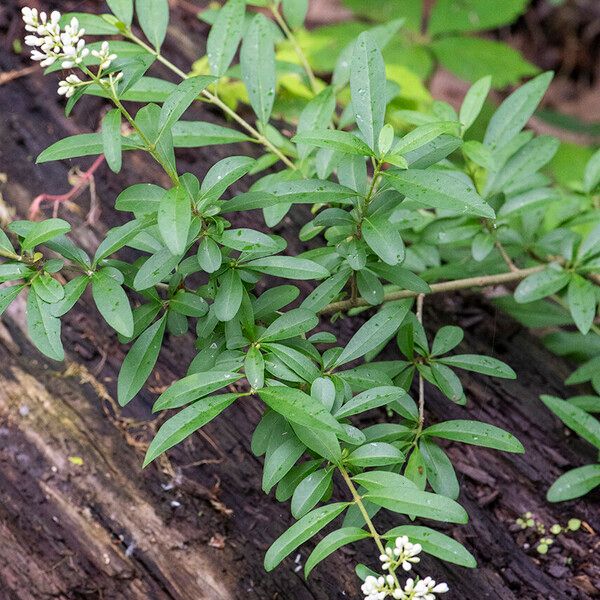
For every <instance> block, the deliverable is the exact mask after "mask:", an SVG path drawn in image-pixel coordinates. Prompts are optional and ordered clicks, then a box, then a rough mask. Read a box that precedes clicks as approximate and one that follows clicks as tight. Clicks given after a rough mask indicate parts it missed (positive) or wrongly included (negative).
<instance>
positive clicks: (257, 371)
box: [244, 346, 265, 390]
mask: <svg viewBox="0 0 600 600" xmlns="http://www.w3.org/2000/svg"><path fill="white" fill-rule="evenodd" d="M244 373H245V375H246V379H247V380H248V383H249V384H250V387H251V388H252V389H253V390H259V389H260V388H261V387H263V386H264V384H265V361H264V359H263V356H262V353H261V351H260V350H259V349H258V348H257V347H256V346H251V347H250V348H249V349H248V352H246V358H245V360H244Z"/></svg>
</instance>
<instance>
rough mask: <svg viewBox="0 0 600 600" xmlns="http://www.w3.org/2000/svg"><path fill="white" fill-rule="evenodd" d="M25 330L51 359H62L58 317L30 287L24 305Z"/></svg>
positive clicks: (40, 349) (38, 347) (62, 352)
mask: <svg viewBox="0 0 600 600" xmlns="http://www.w3.org/2000/svg"><path fill="white" fill-rule="evenodd" d="M25 314H26V317H27V332H28V333H29V337H30V338H31V341H32V342H33V343H34V344H35V346H36V348H37V349H38V350H39V351H40V352H41V353H42V354H45V355H46V356H47V357H49V358H52V359H53V360H64V358H65V352H64V350H63V346H62V342H61V340H60V319H57V318H56V317H55V316H54V315H53V314H52V313H51V306H50V304H47V303H46V302H44V301H43V300H42V299H41V298H40V297H39V296H38V295H37V294H36V293H35V291H34V290H32V289H30V290H29V293H28V295H27V304H26V307H25Z"/></svg>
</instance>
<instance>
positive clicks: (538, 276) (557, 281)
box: [514, 265, 571, 303]
mask: <svg viewBox="0 0 600 600" xmlns="http://www.w3.org/2000/svg"><path fill="white" fill-rule="evenodd" d="M570 280H571V275H570V274H569V273H568V271H564V270H563V269H561V268H560V267H556V268H553V266H552V265H551V266H548V267H546V268H545V269H544V270H543V271H538V272H537V273H533V274H532V275H529V276H528V277H526V278H525V279H523V281H521V283H519V285H518V286H517V289H516V290H515V294H514V296H515V300H516V301H517V302H519V303H523V302H533V301H534V300H540V299H542V298H545V297H546V296H551V295H552V294H555V293H556V292H558V291H560V290H562V288H564V287H565V286H566V285H567V284H568V283H569V281H570Z"/></svg>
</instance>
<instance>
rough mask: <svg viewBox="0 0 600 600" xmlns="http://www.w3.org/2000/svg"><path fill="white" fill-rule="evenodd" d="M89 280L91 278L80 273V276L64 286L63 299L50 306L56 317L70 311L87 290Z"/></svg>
mask: <svg viewBox="0 0 600 600" xmlns="http://www.w3.org/2000/svg"><path fill="white" fill-rule="evenodd" d="M89 281H90V279H89V277H88V276H87V275H80V276H79V277H75V279H71V281H69V282H68V283H67V284H66V285H65V286H64V297H63V299H62V300H61V301H60V302H57V303H56V304H53V305H52V307H51V308H50V312H51V313H52V314H53V315H54V316H55V317H62V316H63V315H64V314H66V313H68V312H69V311H70V310H71V308H73V306H75V303H76V302H77V300H79V298H80V297H81V295H82V294H83V292H84V291H85V290H86V288H87V285H88V283H89Z"/></svg>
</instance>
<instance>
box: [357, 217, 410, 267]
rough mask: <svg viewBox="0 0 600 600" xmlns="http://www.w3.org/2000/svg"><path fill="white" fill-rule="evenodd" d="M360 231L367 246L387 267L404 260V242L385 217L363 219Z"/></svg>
mask: <svg viewBox="0 0 600 600" xmlns="http://www.w3.org/2000/svg"><path fill="white" fill-rule="evenodd" d="M361 231H362V235H363V238H364V240H365V242H367V245H368V246H369V248H371V250H373V252H375V254H377V256H379V258H380V259H381V260H382V261H383V262H384V263H386V264H388V265H392V266H393V265H397V264H398V263H400V262H402V261H403V260H404V242H403V241H402V238H401V237H400V234H399V233H398V231H397V229H396V227H395V226H394V225H393V224H392V223H390V221H389V218H388V217H387V216H381V217H380V216H378V215H373V216H371V217H365V218H364V220H363V222H362V226H361Z"/></svg>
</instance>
